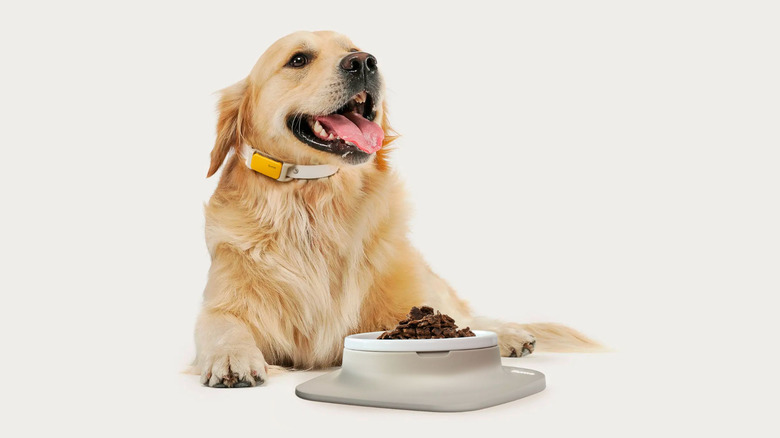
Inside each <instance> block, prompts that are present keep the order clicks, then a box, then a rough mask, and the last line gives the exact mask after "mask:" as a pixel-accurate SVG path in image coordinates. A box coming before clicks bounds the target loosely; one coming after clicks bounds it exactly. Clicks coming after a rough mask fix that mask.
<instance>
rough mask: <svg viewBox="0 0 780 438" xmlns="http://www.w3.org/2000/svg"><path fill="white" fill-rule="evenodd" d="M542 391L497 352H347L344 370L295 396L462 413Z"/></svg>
mask: <svg viewBox="0 0 780 438" xmlns="http://www.w3.org/2000/svg"><path fill="white" fill-rule="evenodd" d="M544 388H545V377H544V374H542V373H540V372H538V371H534V370H529V369H525V368H515V367H507V366H502V365H501V356H500V354H499V351H498V347H488V348H479V349H473V350H454V351H444V352H424V353H423V352H419V353H418V352H376V351H357V350H350V349H344V358H343V361H342V367H341V369H339V370H337V371H333V372H331V373H328V374H325V375H322V376H319V377H316V378H314V379H311V380H309V381H307V382H304V383H302V384H300V385H298V387H297V388H295V394H296V395H297V396H298V397H300V398H303V399H307V400H314V401H321V402H330V403H342V404H350V405H359V406H373V407H380V408H393V409H410V410H418V411H438V412H461V411H472V410H476V409H482V408H486V407H489V406H495V405H498V404H501V403H506V402H509V401H513V400H517V399H519V398H523V397H526V396H529V395H531V394H536V393H537V392H540V391H542V390H543V389H544Z"/></svg>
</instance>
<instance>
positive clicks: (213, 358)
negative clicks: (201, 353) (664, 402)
mask: <svg viewBox="0 0 780 438" xmlns="http://www.w3.org/2000/svg"><path fill="white" fill-rule="evenodd" d="M267 379H268V366H267V365H266V363H265V359H264V358H263V353H262V352H260V350H259V349H258V348H257V347H255V346H251V347H246V348H230V349H223V350H220V351H215V352H213V353H212V354H209V355H207V356H206V357H205V358H204V360H203V364H202V365H201V371H200V382H201V383H202V384H203V385H205V386H210V387H212V388H246V387H250V386H258V385H262V384H263V382H265V381H266V380H267Z"/></svg>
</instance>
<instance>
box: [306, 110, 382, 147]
mask: <svg viewBox="0 0 780 438" xmlns="http://www.w3.org/2000/svg"><path fill="white" fill-rule="evenodd" d="M317 121H319V122H320V124H321V125H322V126H323V127H324V128H325V129H326V130H327V131H328V132H330V133H333V134H334V135H337V136H339V137H341V139H342V140H344V141H348V142H351V143H354V144H355V146H357V147H358V148H360V150H362V151H363V152H366V153H368V154H372V153H374V152H376V151H378V150H379V149H381V148H382V140H384V139H385V132H384V131H382V127H381V126H379V125H377V124H376V123H374V122H372V121H370V120H368V119H366V118H365V117H363V116H361V115H359V114H357V113H347V114H345V115H341V114H331V115H329V116H318V117H317Z"/></svg>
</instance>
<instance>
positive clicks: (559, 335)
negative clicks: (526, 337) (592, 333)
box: [520, 322, 610, 353]
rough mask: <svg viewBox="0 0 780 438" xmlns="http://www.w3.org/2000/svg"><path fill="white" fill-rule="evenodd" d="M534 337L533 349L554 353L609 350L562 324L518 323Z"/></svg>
mask: <svg viewBox="0 0 780 438" xmlns="http://www.w3.org/2000/svg"><path fill="white" fill-rule="evenodd" d="M520 326H521V327H522V328H523V329H525V330H526V331H527V332H529V333H531V334H532V335H533V336H534V337H535V338H536V348H535V351H547V352H555V353H596V352H606V351H610V350H609V349H608V348H607V347H605V346H603V345H601V344H600V343H598V342H596V341H594V340H593V339H590V338H589V337H587V336H585V335H583V334H582V333H580V332H578V331H577V330H574V329H573V328H571V327H567V326H565V325H562V324H556V323H553V322H537V323H533V324H520Z"/></svg>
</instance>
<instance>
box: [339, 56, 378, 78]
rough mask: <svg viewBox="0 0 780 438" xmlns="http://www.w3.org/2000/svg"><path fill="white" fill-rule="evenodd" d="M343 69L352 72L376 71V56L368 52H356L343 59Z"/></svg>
mask: <svg viewBox="0 0 780 438" xmlns="http://www.w3.org/2000/svg"><path fill="white" fill-rule="evenodd" d="M341 69H342V70H344V71H347V72H352V73H361V72H365V73H371V72H374V71H376V58H374V55H372V54H370V53H366V52H354V53H350V54H349V55H347V56H345V57H344V58H343V59H342V60H341Z"/></svg>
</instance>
